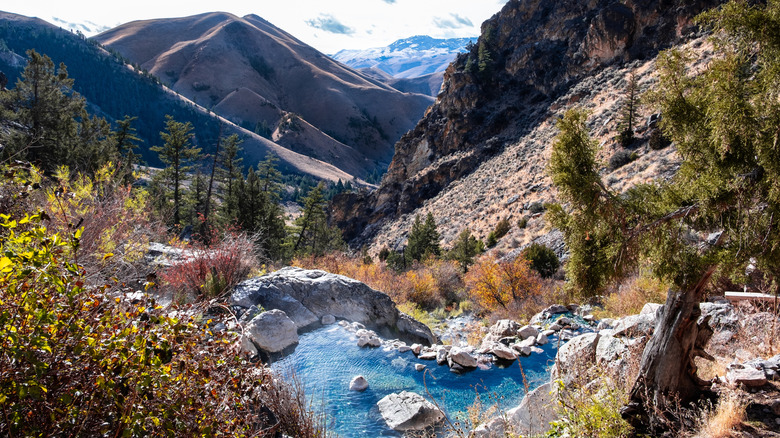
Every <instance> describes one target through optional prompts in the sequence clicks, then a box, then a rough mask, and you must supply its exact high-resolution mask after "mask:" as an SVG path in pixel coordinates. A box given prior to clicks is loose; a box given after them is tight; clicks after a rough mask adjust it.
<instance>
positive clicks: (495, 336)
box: [481, 319, 520, 350]
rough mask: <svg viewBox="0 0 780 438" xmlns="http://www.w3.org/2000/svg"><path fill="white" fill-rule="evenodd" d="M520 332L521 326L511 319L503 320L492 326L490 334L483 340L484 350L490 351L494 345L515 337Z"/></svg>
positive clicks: (489, 330)
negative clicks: (503, 339) (504, 339)
mask: <svg viewBox="0 0 780 438" xmlns="http://www.w3.org/2000/svg"><path fill="white" fill-rule="evenodd" d="M518 330H520V324H518V323H517V322H516V321H512V320H511V319H501V320H498V321H497V322H496V323H495V324H493V325H492V326H490V328H489V329H488V334H487V335H485V337H484V338H483V339H482V346H481V348H482V349H485V350H487V349H489V348H490V347H491V346H492V345H493V344H494V343H496V342H499V341H500V340H501V339H502V338H507V337H515V336H517V332H518Z"/></svg>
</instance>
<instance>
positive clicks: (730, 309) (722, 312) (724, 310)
mask: <svg viewBox="0 0 780 438" xmlns="http://www.w3.org/2000/svg"><path fill="white" fill-rule="evenodd" d="M699 308H700V309H701V316H699V321H698V323H699V324H701V323H702V322H704V321H705V320H707V317H708V316H709V318H710V319H709V320H708V323H709V325H710V327H712V328H713V329H721V330H723V329H726V328H736V327H737V326H738V323H739V318H738V317H737V312H736V311H735V310H734V306H732V305H731V304H730V303H701V304H699Z"/></svg>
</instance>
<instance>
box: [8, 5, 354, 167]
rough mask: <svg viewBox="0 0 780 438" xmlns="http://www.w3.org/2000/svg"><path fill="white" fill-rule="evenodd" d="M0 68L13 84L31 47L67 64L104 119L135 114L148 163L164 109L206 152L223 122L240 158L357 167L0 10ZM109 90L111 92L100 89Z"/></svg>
mask: <svg viewBox="0 0 780 438" xmlns="http://www.w3.org/2000/svg"><path fill="white" fill-rule="evenodd" d="M0 42H2V44H0V71H3V72H5V74H6V75H7V76H8V79H9V88H10V87H12V86H13V84H14V83H15V82H16V80H17V78H18V77H19V75H20V73H21V72H22V70H23V69H24V67H25V65H26V57H25V52H26V51H27V50H29V49H35V50H36V51H38V52H39V53H43V54H46V55H48V56H49V57H51V58H52V60H53V61H54V62H55V63H56V64H58V63H64V64H65V65H66V66H67V70H68V75H69V76H70V77H71V78H73V79H74V80H75V83H74V89H75V90H76V91H77V92H79V93H80V94H81V95H82V96H83V97H84V98H85V99H86V100H87V102H88V103H89V105H90V107H91V109H92V111H94V112H96V113H97V114H99V115H101V116H103V117H106V118H107V119H109V120H119V119H122V118H123V117H124V116H125V115H131V116H136V117H138V119H137V120H136V121H135V122H134V124H133V126H134V127H135V128H136V129H137V130H138V136H139V137H140V138H141V140H142V144H141V145H140V147H139V151H138V153H140V154H141V155H142V157H143V159H144V160H146V161H147V162H148V163H149V164H151V165H159V161H158V159H157V154H156V153H154V152H150V151H149V148H150V147H151V146H154V145H156V144H159V143H160V132H161V131H162V130H163V129H164V123H165V115H166V114H170V115H172V116H173V117H174V118H175V119H177V120H179V121H182V122H190V123H192V124H193V126H194V127H195V134H196V141H197V143H198V144H199V145H200V146H201V147H202V148H203V150H204V152H206V153H208V152H209V151H211V150H213V148H214V145H215V144H216V139H217V137H218V136H219V133H220V125H223V128H222V129H223V135H229V134H231V133H234V132H235V133H238V134H239V135H240V136H241V137H242V138H243V139H244V143H243V148H244V156H245V159H246V164H248V165H253V164H254V163H257V162H258V161H260V160H263V159H264V158H265V156H266V155H267V154H268V153H273V154H275V155H277V156H279V158H280V160H281V162H280V165H281V168H282V170H283V171H284V172H285V173H299V174H310V175H312V176H314V177H316V178H318V179H326V180H331V181H338V180H339V179H341V180H344V181H346V180H350V179H352V178H353V176H354V175H356V174H357V171H355V172H354V173H353V172H349V171H344V170H340V169H338V168H336V167H334V166H332V165H330V164H327V163H324V162H322V161H319V160H316V159H313V158H311V157H309V156H306V155H302V154H299V153H297V152H294V151H292V150H289V149H287V148H285V147H282V146H280V145H278V144H276V143H273V142H271V141H269V140H267V139H265V138H262V137H261V136H259V135H257V134H255V133H253V132H251V131H247V130H245V129H243V128H241V127H239V126H236V125H235V124H233V123H232V122H229V121H228V120H226V119H223V118H220V117H218V116H216V115H215V114H214V113H213V112H211V111H209V110H207V109H205V108H203V107H201V106H199V105H197V104H195V103H194V102H192V101H190V100H188V99H186V98H184V97H182V96H180V95H178V94H176V93H174V92H172V91H171V90H169V89H166V88H165V87H164V86H162V85H161V84H160V83H159V82H158V81H157V80H156V79H155V78H154V77H151V76H149V75H147V74H144V73H143V72H139V71H137V70H136V69H134V68H132V67H130V66H128V65H126V64H124V63H123V62H122V61H121V60H120V59H119V58H117V57H115V56H114V55H112V54H111V53H109V52H107V51H106V50H104V49H102V48H101V47H100V46H98V45H96V44H94V43H93V42H92V41H91V40H87V39H84V38H83V37H81V36H79V35H76V34H72V33H70V32H68V31H64V30H62V29H59V28H57V27H56V26H53V25H51V24H49V23H47V22H45V21H43V20H40V19H37V18H29V17H25V16H21V15H17V14H10V13H5V12H0ZM106 90H111V93H106Z"/></svg>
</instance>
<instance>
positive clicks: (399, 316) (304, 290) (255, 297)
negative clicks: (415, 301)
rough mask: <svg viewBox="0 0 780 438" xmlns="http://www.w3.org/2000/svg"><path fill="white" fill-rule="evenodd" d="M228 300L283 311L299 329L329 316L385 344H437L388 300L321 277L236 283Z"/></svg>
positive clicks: (286, 273) (355, 284) (299, 273)
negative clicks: (374, 333) (399, 341)
mask: <svg viewBox="0 0 780 438" xmlns="http://www.w3.org/2000/svg"><path fill="white" fill-rule="evenodd" d="M230 300H231V304H233V305H237V306H241V307H245V308H249V307H251V306H262V307H263V308H265V309H279V310H283V311H285V312H287V315H288V316H289V317H290V319H292V320H293V321H294V322H295V324H296V325H297V327H298V328H299V329H303V328H306V327H309V326H311V325H313V324H316V323H320V322H321V321H323V317H325V316H333V317H335V318H337V319H345V320H348V321H354V322H358V323H362V324H365V325H370V326H371V328H375V329H376V330H377V332H378V333H379V334H380V335H382V336H383V337H385V338H387V339H392V338H395V337H400V338H401V339H404V340H407V341H410V342H419V343H423V344H426V345H430V344H433V343H434V342H435V341H436V337H435V336H434V335H433V333H431V330H430V329H429V328H428V327H427V326H425V325H424V324H422V323H420V322H418V321H416V320H414V319H413V318H411V317H410V316H408V315H406V314H404V313H402V312H399V311H398V309H397V308H396V307H395V304H393V301H392V300H391V299H390V297H389V296H387V294H384V293H382V292H379V291H376V290H374V289H371V288H370V287H369V286H367V285H366V284H364V283H361V282H359V281H357V280H353V279H351V278H347V277H344V276H342V275H335V274H329V273H327V272H324V271H312V270H305V269H300V268H293V267H287V268H283V269H280V270H278V271H276V272H273V273H271V274H268V275H264V276H262V277H258V278H252V279H249V280H246V281H244V282H242V283H240V284H239V285H238V286H236V288H235V290H234V292H233V294H232V295H231V297H230ZM327 320H330V318H327ZM322 323H323V324H325V323H326V322H322Z"/></svg>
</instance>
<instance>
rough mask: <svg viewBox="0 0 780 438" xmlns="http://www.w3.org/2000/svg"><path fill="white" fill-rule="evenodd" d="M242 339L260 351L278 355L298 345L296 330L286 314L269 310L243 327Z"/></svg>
mask: <svg viewBox="0 0 780 438" xmlns="http://www.w3.org/2000/svg"><path fill="white" fill-rule="evenodd" d="M244 337H246V338H247V339H249V340H250V341H251V342H252V344H254V345H255V346H256V347H257V348H258V349H260V350H263V351H266V352H268V353H279V352H281V351H283V350H284V349H285V348H287V347H290V346H292V345H295V344H297V343H298V330H297V328H296V326H295V323H294V322H293V321H292V320H291V319H290V318H288V317H287V314H286V313H284V312H283V311H281V310H269V311H267V312H263V313H261V314H259V315H257V316H255V317H254V318H253V319H252V320H251V321H249V324H247V325H246V326H245V327H244Z"/></svg>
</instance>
